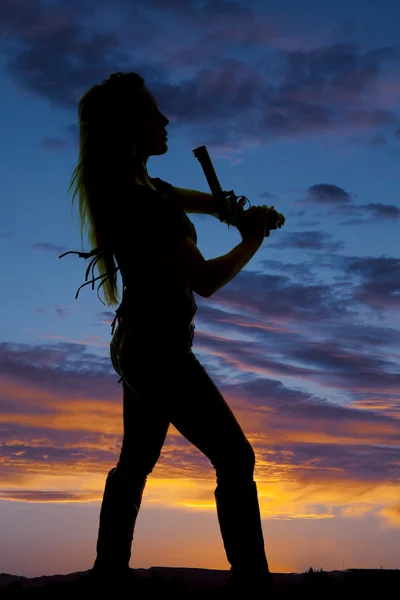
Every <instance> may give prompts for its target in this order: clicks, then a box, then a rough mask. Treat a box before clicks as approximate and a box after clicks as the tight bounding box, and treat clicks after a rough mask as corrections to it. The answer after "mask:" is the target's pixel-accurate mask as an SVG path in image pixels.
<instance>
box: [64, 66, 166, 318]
mask: <svg viewBox="0 0 400 600" xmlns="http://www.w3.org/2000/svg"><path fill="white" fill-rule="evenodd" d="M78 117H79V158H78V164H77V166H76V168H75V169H74V172H73V174H72V177H71V181H70V185H69V188H68V191H71V188H72V189H73V196H72V206H73V204H74V200H75V196H76V195H77V194H78V196H79V216H80V221H81V243H82V233H83V228H84V227H85V225H87V226H88V227H87V229H88V239H89V243H90V245H91V246H92V247H93V248H94V247H99V246H100V247H102V248H104V249H105V248H107V247H109V248H111V239H112V238H111V236H112V233H113V230H112V229H111V228H112V226H114V225H116V226H118V205H120V204H121V203H124V202H126V200H127V198H132V199H133V196H134V192H133V188H132V184H133V183H134V181H135V180H137V179H138V178H139V179H142V178H145V179H147V171H146V162H147V159H148V157H149V156H152V155H160V154H165V153H166V152H167V149H168V148H167V144H166V137H165V131H166V129H165V127H166V125H167V124H168V123H169V120H168V119H167V118H166V117H165V116H164V115H163V114H162V113H160V111H159V110H158V106H157V103H156V101H155V99H154V97H153V96H152V94H151V92H150V91H149V90H148V89H147V88H146V86H145V84H144V79H143V77H141V76H140V75H139V74H138V73H115V74H112V75H111V76H110V77H109V78H108V79H106V80H104V81H103V82H102V83H101V84H96V85H94V86H93V87H91V88H90V89H89V90H88V91H87V92H86V93H85V94H84V95H83V96H82V98H81V100H80V101H79V104H78ZM82 247H83V244H82ZM97 268H98V271H99V274H100V275H103V274H105V273H108V272H111V271H112V270H113V269H115V268H116V264H115V262H114V257H113V253H112V251H111V250H110V251H109V252H107V253H106V254H105V256H104V258H101V259H99V260H98V262H97ZM102 289H103V290H104V297H105V300H106V303H107V304H108V305H109V306H110V305H115V304H118V303H119V298H118V285H117V276H116V273H114V274H113V275H110V277H109V279H107V280H106V281H105V283H104V285H103V286H102Z"/></svg>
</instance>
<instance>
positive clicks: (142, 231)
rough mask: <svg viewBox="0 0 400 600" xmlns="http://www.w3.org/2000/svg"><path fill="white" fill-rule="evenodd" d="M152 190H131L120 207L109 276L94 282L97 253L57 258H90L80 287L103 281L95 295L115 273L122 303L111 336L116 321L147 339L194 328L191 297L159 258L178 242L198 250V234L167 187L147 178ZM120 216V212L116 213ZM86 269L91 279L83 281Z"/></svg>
mask: <svg viewBox="0 0 400 600" xmlns="http://www.w3.org/2000/svg"><path fill="white" fill-rule="evenodd" d="M150 180H151V183H152V184H153V186H154V187H155V188H156V189H152V188H150V187H149V186H144V185H135V186H134V198H132V201H131V203H129V202H125V205H124V206H123V207H122V214H121V215H120V218H119V219H118V220H116V221H115V228H116V229H115V232H116V234H117V235H115V237H114V240H115V241H114V242H113V247H112V253H113V255H114V257H115V260H116V262H117V264H118V267H116V268H115V269H114V270H113V271H112V272H111V273H106V274H104V275H100V276H98V277H96V278H95V277H94V267H95V265H96V263H97V261H98V260H99V258H101V256H103V253H104V249H103V248H102V247H98V248H95V249H94V250H92V251H91V252H78V251H73V250H70V251H69V252H65V253H64V254H61V255H60V256H59V258H62V257H63V256H66V255H67V254H78V256H79V257H81V258H85V259H87V258H90V257H93V256H94V257H95V258H94V259H93V260H92V261H91V262H90V263H89V266H88V268H87V270H86V276H85V281H86V282H87V283H84V284H82V285H81V286H80V287H79V288H78V291H77V293H76V296H75V299H76V298H78V295H79V291H80V289H81V288H82V287H84V286H85V285H88V284H89V283H91V284H92V289H94V282H95V281H97V280H98V279H103V281H102V282H101V283H100V284H99V286H98V289H97V296H98V298H99V300H100V302H102V304H104V302H103V301H102V300H101V299H100V297H99V295H98V292H99V289H100V287H101V286H102V285H103V283H104V282H105V281H106V280H107V279H108V277H110V275H111V274H112V273H113V272H117V271H118V270H119V271H120V273H121V276H122V281H123V291H122V301H121V303H120V305H119V307H118V308H117V310H116V311H115V312H116V315H115V318H114V320H113V322H112V324H111V335H113V334H114V327H115V322H116V320H117V319H118V321H119V319H120V318H122V320H123V321H124V322H127V323H129V324H133V325H134V326H135V330H137V331H139V332H140V331H142V332H143V334H146V335H149V334H150V335H151V333H152V332H153V331H156V330H157V331H160V329H161V330H163V329H164V330H165V332H166V333H167V332H172V331H178V332H185V331H186V330H188V329H189V327H190V325H191V324H193V319H194V316H195V314H196V311H197V305H196V302H195V299H194V295H193V291H192V290H191V289H190V288H189V287H188V286H187V285H185V284H184V283H183V282H182V281H180V280H179V279H178V278H177V277H175V276H174V275H172V274H171V273H166V272H165V271H164V269H163V268H162V267H161V265H160V263H159V260H158V257H159V256H160V253H163V252H166V251H168V249H172V248H173V247H174V245H176V244H177V243H178V242H179V240H181V239H183V238H185V237H190V238H191V239H192V240H193V241H194V243H195V244H197V233H196V229H195V227H194V225H193V223H192V222H191V221H190V219H189V218H188V216H187V215H186V213H185V212H184V211H183V209H182V208H181V206H180V205H179V203H178V202H177V201H176V200H175V199H174V198H173V196H172V194H171V191H172V185H171V184H169V183H168V182H166V181H164V180H162V179H160V178H159V177H155V178H153V177H150ZM119 210H121V209H119ZM90 269H92V275H93V279H92V280H90V281H88V276H89V272H90Z"/></svg>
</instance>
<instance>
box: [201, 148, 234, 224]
mask: <svg viewBox="0 0 400 600" xmlns="http://www.w3.org/2000/svg"><path fill="white" fill-rule="evenodd" d="M193 154H194V155H195V157H196V158H197V160H198V161H199V163H200V164H201V166H202V169H203V171H204V175H205V176H206V179H207V182H208V185H209V187H210V190H211V193H212V195H213V198H214V200H215V202H216V205H217V210H218V214H219V219H220V221H225V220H226V219H227V218H228V216H229V209H228V206H227V204H226V201H225V194H224V192H223V190H222V188H221V184H220V183H219V180H218V177H217V174H216V172H215V169H214V166H213V164H212V162H211V158H210V155H209V154H208V150H207V148H206V146H199V147H198V148H195V149H194V150H193Z"/></svg>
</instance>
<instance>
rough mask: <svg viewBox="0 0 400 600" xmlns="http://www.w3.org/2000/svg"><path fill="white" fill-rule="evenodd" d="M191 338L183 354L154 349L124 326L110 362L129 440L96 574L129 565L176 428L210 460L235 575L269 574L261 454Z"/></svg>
mask: <svg viewBox="0 0 400 600" xmlns="http://www.w3.org/2000/svg"><path fill="white" fill-rule="evenodd" d="M192 338H193V332H192V334H191V335H188V336H186V337H184V338H183V339H184V343H183V344H181V345H180V346H181V347H178V346H177V345H176V346H177V347H176V348H172V345H171V344H170V345H169V346H167V345H166V344H165V347H164V348H163V347H162V345H161V344H156V345H155V347H150V346H149V344H148V343H145V342H143V341H142V343H139V341H138V338H136V340H135V337H134V335H133V334H132V332H131V331H128V329H127V328H125V330H124V329H122V328H121V324H119V326H118V328H117V330H116V331H115V333H114V337H113V340H112V342H111V347H110V349H111V360H112V363H113V366H114V369H115V370H116V371H117V373H118V374H119V375H121V376H123V381H122V386H123V424H124V429H123V441H122V447H121V453H120V456H119V460H118V463H117V465H116V467H115V468H114V469H112V470H111V471H110V473H109V475H108V477H107V481H106V488H105V491H104V497H103V503H102V508H101V512H100V527H99V537H98V542H97V558H96V562H95V567H96V566H99V567H102V568H103V567H104V566H106V567H109V568H113V569H123V568H126V567H127V566H128V565H129V559H130V555H131V544H132V538H133V530H134V526H135V521H136V517H137V513H138V511H139V508H140V504H141V500H142V494H143V490H144V488H145V485H146V480H147V477H148V475H149V474H150V473H151V472H152V470H153V469H154V466H155V465H156V463H157V461H158V459H159V457H160V453H161V450H162V447H163V444H164V440H165V437H166V434H167V431H168V428H169V425H170V423H172V424H173V425H174V427H175V428H176V429H177V430H178V431H179V432H180V433H181V434H182V435H183V436H184V437H185V438H186V439H187V440H188V441H189V442H191V443H192V444H193V445H194V446H196V447H197V448H198V449H199V450H200V451H201V452H202V453H203V454H204V455H205V456H207V458H208V459H209V460H210V462H211V464H212V466H213V467H214V469H215V473H216V482H217V487H216V489H215V491H214V495H215V499H216V508H217V516H218V522H219V525H220V529H221V534H222V538H223V542H224V547H225V551H226V555H227V559H228V561H229V563H230V564H231V571H233V573H234V574H235V573H237V574H238V575H240V574H242V573H243V574H246V573H247V572H249V571H251V572H253V573H254V572H255V571H256V572H258V573H260V574H262V573H268V564H267V559H266V556H265V551H264V541H263V534H262V528H261V520H260V512H259V505H258V498H257V488H256V484H255V482H254V481H253V474H254V466H255V454H254V451H253V448H252V446H251V445H250V443H249V441H248V440H247V438H246V436H245V434H244V432H243V430H242V428H241V427H240V425H239V423H238V421H237V420H236V418H235V416H234V414H233V412H232V411H231V409H230V407H229V406H228V404H227V402H226V401H225V399H224V398H223V396H222V394H221V393H220V391H219V390H218V388H217V386H216V385H215V384H214V382H213V381H212V379H211V378H210V376H209V375H208V373H207V371H206V370H205V368H204V367H203V366H202V365H201V364H200V362H199V360H198V359H197V358H196V356H195V355H194V354H193V352H192Z"/></svg>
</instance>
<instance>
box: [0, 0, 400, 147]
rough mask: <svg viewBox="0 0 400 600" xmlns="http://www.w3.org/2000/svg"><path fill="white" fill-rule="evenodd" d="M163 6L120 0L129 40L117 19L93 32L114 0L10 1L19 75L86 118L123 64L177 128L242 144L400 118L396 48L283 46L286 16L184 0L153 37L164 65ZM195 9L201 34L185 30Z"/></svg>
mask: <svg viewBox="0 0 400 600" xmlns="http://www.w3.org/2000/svg"><path fill="white" fill-rule="evenodd" d="M161 4H162V3H161ZM153 6H154V10H153V11H150V10H149V9H150V5H148V7H147V10H146V8H145V7H144V6H137V7H136V8H135V10H134V11H133V10H132V9H131V6H130V5H129V4H128V3H126V4H124V3H123V2H122V3H120V9H121V13H120V15H119V17H118V19H119V20H120V21H121V25H122V26H124V27H125V28H126V27H127V23H129V36H128V35H127V32H126V35H121V30H120V29H118V28H117V27H114V28H113V26H112V25H110V26H109V27H108V29H105V30H103V31H102V32H98V31H96V30H94V29H92V28H91V26H90V25H89V23H90V22H91V21H94V20H95V15H96V14H97V12H102V13H104V14H105V13H106V9H104V7H97V8H93V6H92V5H89V4H86V3H83V4H82V3H79V2H74V4H73V5H72V6H71V5H69V6H68V7H67V8H66V7H55V6H53V7H50V6H48V5H47V4H44V3H43V2H40V1H39V0H35V2H34V3H33V4H30V5H29V6H28V5H27V3H25V2H22V1H21V0H20V1H18V2H15V3H13V4H10V3H8V4H7V5H6V7H3V8H2V10H1V11H0V23H1V24H2V26H3V30H4V34H5V37H6V38H7V39H9V40H10V44H9V45H8V46H7V53H8V59H7V61H6V66H7V70H8V73H9V76H10V77H11V78H12V79H13V80H14V81H15V82H16V83H17V84H18V85H19V86H20V87H21V88H23V89H25V90H28V91H30V92H33V93H34V94H36V95H38V96H39V97H41V98H44V99H46V100H48V101H49V102H50V103H51V104H52V105H53V107H54V108H61V109H68V110H70V111H72V112H71V114H76V108H77V102H78V100H79V98H80V97H81V96H82V94H83V93H84V92H85V91H86V90H87V89H88V88H89V87H90V86H92V85H93V84H94V83H96V82H100V81H102V80H103V79H104V78H105V77H108V76H109V75H110V73H112V72H117V71H121V70H134V71H137V72H139V73H140V74H141V75H142V76H144V78H145V80H146V82H147V84H148V86H149V87H150V89H151V90H152V92H153V93H154V95H155V97H156V98H157V100H158V101H159V103H160V106H161V107H162V109H163V111H164V112H166V114H167V115H168V116H169V118H170V119H171V121H172V122H173V124H174V126H175V127H176V128H185V129H186V131H187V132H188V133H189V134H190V136H191V137H192V138H197V137H198V134H199V131H200V130H201V132H202V138H203V139H204V138H206V139H207V138H208V140H209V141H208V142H207V143H208V144H209V145H212V144H213V143H217V141H218V144H219V145H220V146H227V145H228V146H237V145H238V144H240V140H241V139H243V138H250V137H251V138H254V139H255V140H259V143H262V140H264V139H266V137H267V139H268V140H269V141H270V142H272V141H274V139H279V138H281V137H290V138H293V137H298V136H303V135H310V134H321V133H333V132H335V133H336V132H337V133H341V134H342V135H348V133H352V132H354V131H356V130H359V131H364V130H365V131H369V130H378V131H377V132H376V134H375V137H374V139H382V138H380V137H379V136H381V135H383V134H382V132H381V131H379V130H380V129H381V128H385V127H388V126H390V127H392V128H393V127H395V126H396V125H398V123H399V119H398V117H397V116H396V114H395V113H394V112H393V110H392V107H391V106H390V105H385V106H383V105H382V104H381V105H379V104H376V102H378V100H379V98H380V97H381V96H382V95H380V94H379V93H378V92H377V90H378V89H379V86H380V85H381V84H382V85H383V83H382V82H384V77H385V67H386V66H387V65H390V64H391V63H395V62H396V61H397V60H398V58H399V55H398V51H397V50H396V49H395V48H392V47H386V46H383V47H378V48H374V49H368V50H364V49H362V48H360V47H358V46H357V45H355V44H331V45H325V46H324V45H320V46H318V47H314V48H307V37H306V36H303V37H304V40H303V44H304V48H302V47H301V45H300V46H298V47H297V48H296V49H295V50H293V49H286V48H284V47H282V43H281V42H282V40H283V39H287V38H288V33H287V31H286V30H285V26H284V24H283V23H282V22H281V24H280V26H279V27H277V25H276V19H274V16H273V14H271V15H269V17H268V18H267V16H265V15H258V14H257V13H256V12H255V11H252V10H250V9H248V8H244V7H243V6H241V5H239V4H237V3H232V2H229V3H226V2H220V1H219V2H208V3H206V4H204V5H202V6H201V7H199V6H198V5H197V4H196V3H187V2H176V3H173V4H169V5H168V11H169V12H172V13H173V14H170V15H166V20H167V21H166V22H170V23H171V27H170V28H166V29H163V30H162V31H159V33H158V35H156V37H155V38H154V39H153V44H156V45H157V44H158V45H159V46H160V49H161V48H162V49H163V62H162V63H157V61H155V60H154V56H153V55H152V54H151V50H150V48H151V46H150V45H149V44H148V39H149V36H148V35H147V34H146V35H145V36H143V31H144V28H145V30H146V31H149V32H151V31H153V32H155V33H157V27H159V25H158V23H157V18H156V17H157V14H158V11H161V10H162V9H163V10H164V9H165V7H164V4H162V6H161V5H160V4H159V3H157V2H154V3H153ZM163 7H164V8H163ZM178 7H179V11H181V12H180V13H178ZM181 7H183V8H181ZM189 15H190V19H191V30H190V36H185V33H186V29H187V18H188V16H189ZM221 15H223V20H222V21H219V20H218V19H219V17H221ZM124 19H125V21H124ZM226 19H229V23H227V21H226ZM216 23H217V24H218V23H219V25H216ZM228 25H229V26H228ZM178 37H179V39H180V40H181V47H180V48H179V50H177V48H176V43H175V40H176V39H177V38H178ZM228 41H229V49H230V50H231V49H234V48H236V49H240V48H241V47H242V44H244V43H246V44H249V43H251V44H253V49H254V52H255V53H256V55H257V56H258V58H257V60H256V61H255V62H254V61H253V63H252V64H250V63H249V62H246V61H245V60H239V59H235V58H233V57H231V56H229V52H228V50H227V48H228V47H227V45H226V44H227V42H228ZM308 43H309V42H308ZM182 44H183V46H182ZM139 50H141V54H140V55H141V60H140V61H137V60H133V59H132V52H133V51H135V52H136V53H137V52H138V51H139ZM0 51H1V49H0ZM179 55H180V56H181V59H180V62H179ZM183 55H184V56H185V61H186V62H185V63H182V57H183ZM216 56H217V57H219V58H217V59H216V58H215V57H216ZM189 57H190V58H189ZM188 61H189V62H188ZM175 63H177V64H175ZM169 68H170V69H173V71H174V77H173V79H172V77H171V73H170V72H169V70H168V69H169ZM188 69H190V73H189V72H188ZM382 97H383V96H382ZM385 97H386V96H385ZM394 100H395V99H394ZM394 100H393V107H394V106H395V102H394ZM382 101H383V100H382ZM374 102H375V103H374ZM221 115H224V124H223V125H222V124H221ZM72 126H73V125H72V124H71V127H72ZM71 131H72V130H71ZM71 131H70V132H69V133H68V137H70V134H71ZM62 143H63V141H62V140H61V139H60V138H59V137H54V138H52V139H50V140H47V141H44V144H45V145H46V147H47V148H54V147H55V146H56V147H57V148H59V147H60V145H61V144H62ZM66 143H67V142H66Z"/></svg>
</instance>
